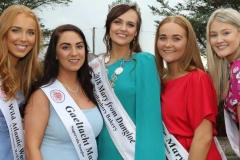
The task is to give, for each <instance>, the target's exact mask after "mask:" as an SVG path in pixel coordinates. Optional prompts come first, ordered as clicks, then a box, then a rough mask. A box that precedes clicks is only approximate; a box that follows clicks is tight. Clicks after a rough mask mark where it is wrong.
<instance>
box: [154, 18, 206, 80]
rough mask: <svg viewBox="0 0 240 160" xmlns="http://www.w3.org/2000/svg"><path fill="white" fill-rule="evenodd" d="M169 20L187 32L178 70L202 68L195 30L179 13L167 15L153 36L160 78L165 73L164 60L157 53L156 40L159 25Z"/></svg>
mask: <svg viewBox="0 0 240 160" xmlns="http://www.w3.org/2000/svg"><path fill="white" fill-rule="evenodd" d="M170 22H172V23H176V24H178V25H179V26H181V27H182V28H183V29H184V30H185V31H186V33H187V35H186V36H187V45H186V48H185V53H184V55H183V56H182V57H181V59H180V62H179V67H180V68H179V71H180V72H184V71H187V72H189V71H192V70H194V69H197V68H199V69H202V70H204V67H203V64H202V60H201V56H200V50H199V47H198V43H197V38H196V35H195V32H194V30H193V28H192V25H191V24H190V22H189V21H188V20H187V19H186V18H184V17H183V16H180V15H175V16H168V17H166V18H164V19H163V20H162V21H161V22H160V24H159V26H158V28H157V31H156V37H155V47H154V49H155V56H156V62H157V67H158V72H159V75H160V78H161V80H162V78H163V76H164V74H165V73H164V60H163V58H162V57H161V56H160V55H159V53H158V48H157V42H158V39H159V30H160V28H161V26H163V25H164V24H166V23H170Z"/></svg>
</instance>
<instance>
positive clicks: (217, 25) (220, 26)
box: [210, 20, 237, 32]
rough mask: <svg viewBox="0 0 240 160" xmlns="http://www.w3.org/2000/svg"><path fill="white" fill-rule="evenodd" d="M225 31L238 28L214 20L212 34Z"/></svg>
mask: <svg viewBox="0 0 240 160" xmlns="http://www.w3.org/2000/svg"><path fill="white" fill-rule="evenodd" d="M224 29H237V27H236V26H234V25H232V24H229V23H225V22H221V21H218V20H213V21H212V23H211V24H210V32H211V31H221V30H224Z"/></svg>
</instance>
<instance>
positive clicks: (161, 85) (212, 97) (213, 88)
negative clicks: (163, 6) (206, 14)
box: [0, 1, 240, 160]
mask: <svg viewBox="0 0 240 160" xmlns="http://www.w3.org/2000/svg"><path fill="white" fill-rule="evenodd" d="M141 23H142V20H141V14H140V9H139V7H138V6H137V4H136V3H133V2H131V1H126V2H125V1H124V2H122V1H117V2H114V3H112V4H111V5H110V6H109V13H108V15H107V19H106V23H105V27H106V32H105V35H104V38H103V40H104V43H105V44H106V53H104V54H101V55H100V56H98V57H97V58H95V59H93V60H92V61H90V62H89V61H88V53H89V48H88V45H87V42H86V39H85V36H84V34H83V32H82V31H81V30H80V29H79V28H78V27H76V26H74V25H71V24H64V25H61V26H59V27H57V28H56V29H55V30H54V31H53V33H52V35H51V38H50V42H49V46H48V49H47V52H46V55H45V58H44V60H43V61H42V62H39V61H38V55H39V53H40V50H41V45H42V34H41V30H40V26H39V22H38V19H37V17H36V16H35V14H34V13H33V12H32V11H31V10H30V9H29V8H27V7H25V6H22V5H12V6H10V7H9V8H7V9H6V10H5V11H4V12H3V13H2V15H1V17H0V37H1V39H0V57H1V59H0V67H1V69H0V77H1V81H0V84H1V85H0V86H1V88H0V89H1V94H0V160H13V159H14V160H21V159H29V160H53V159H57V160H66V159H69V160H78V159H81V160H90V159H92V160H97V159H99V160H113V159H114V160H122V159H126V160H133V159H136V160H140V159H144V160H145V159H150V160H152V159H159V160H164V159H166V157H167V159H169V160H173V159H174V160H175V159H189V160H205V159H207V160H213V159H214V160H221V159H226V157H225V155H224V153H223V151H222V149H221V147H220V145H219V143H218V141H217V139H216V138H215V136H216V135H217V132H216V116H217V115H218V109H217V106H218V104H219V102H221V101H224V102H225V105H224V109H225V110H224V111H225V120H226V130H227V135H228V137H229V140H230V142H231V144H232V147H233V149H234V151H235V152H236V154H237V155H238V156H239V144H240V139H239V116H240V108H239V104H240V103H239V102H240V95H239V93H240V85H239V84H240V61H239V58H240V49H239V48H240V47H239V46H240V13H239V12H237V11H235V10H233V9H230V8H227V9H218V10H216V11H215V12H213V13H212V15H211V17H210V18H209V21H208V24H207V32H206V36H207V42H206V43H207V44H206V46H207V48H206V55H207V60H208V73H209V75H208V74H207V72H206V71H205V69H204V67H203V64H202V61H201V56H200V50H199V48H198V43H197V39H196V36H195V33H194V30H193V28H192V26H191V24H190V22H189V21H188V20H187V19H186V18H184V17H183V16H180V15H174V16H168V17H166V18H164V19H163V20H162V21H161V22H160V24H159V26H158V28H157V31H156V38H155V56H154V55H153V54H150V53H148V52H144V51H142V49H141V46H140V43H139V34H140V28H141ZM19 108H20V110H19ZM21 113H22V116H21ZM22 122H24V123H22ZM23 124H24V126H23ZM23 128H24V129H23Z"/></svg>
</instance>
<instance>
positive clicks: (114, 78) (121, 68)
mask: <svg viewBox="0 0 240 160" xmlns="http://www.w3.org/2000/svg"><path fill="white" fill-rule="evenodd" d="M128 55H130V51H129V52H128ZM110 58H111V57H110V54H108V55H106V56H105V58H104V62H105V66H106V72H107V75H108V73H109V72H108V69H107V63H108V62H109V60H110ZM131 60H132V57H131V58H130V59H128V60H125V59H124V58H123V61H122V62H121V64H120V66H119V67H118V68H116V69H115V71H114V72H113V74H112V76H111V79H110V80H108V81H109V83H110V86H111V87H112V88H114V86H115V81H116V80H117V76H119V75H120V74H121V73H122V72H123V70H124V69H123V66H124V64H125V62H129V61H131Z"/></svg>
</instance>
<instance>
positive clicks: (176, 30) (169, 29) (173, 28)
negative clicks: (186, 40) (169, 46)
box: [159, 22, 186, 35]
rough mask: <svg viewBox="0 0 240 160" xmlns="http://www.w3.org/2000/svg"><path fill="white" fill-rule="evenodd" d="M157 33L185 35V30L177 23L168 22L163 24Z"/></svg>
mask: <svg viewBox="0 0 240 160" xmlns="http://www.w3.org/2000/svg"><path fill="white" fill-rule="evenodd" d="M159 34H166V35H177V34H178V35H186V31H185V30H184V29H183V28H182V27H181V26H180V25H178V24H176V23H173V22H168V23H165V24H163V25H162V26H161V27H160V28H159Z"/></svg>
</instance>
